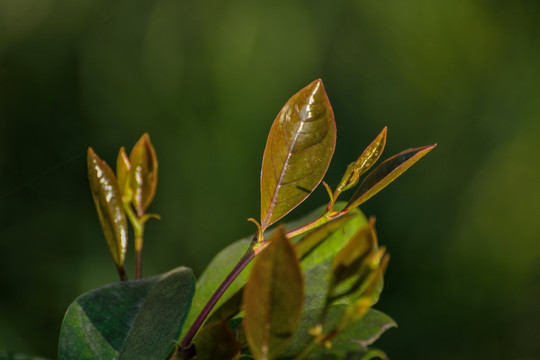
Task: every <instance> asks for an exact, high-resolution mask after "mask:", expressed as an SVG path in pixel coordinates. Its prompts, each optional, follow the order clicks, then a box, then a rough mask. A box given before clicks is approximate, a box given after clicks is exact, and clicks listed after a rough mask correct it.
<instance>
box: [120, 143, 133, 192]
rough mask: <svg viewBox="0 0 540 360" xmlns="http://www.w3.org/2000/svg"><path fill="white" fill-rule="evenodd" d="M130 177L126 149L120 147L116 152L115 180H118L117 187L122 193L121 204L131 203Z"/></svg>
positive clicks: (129, 165) (129, 164)
mask: <svg viewBox="0 0 540 360" xmlns="http://www.w3.org/2000/svg"><path fill="white" fill-rule="evenodd" d="M130 177H131V163H130V162H129V157H128V156H127V154H126V149H124V147H123V146H122V147H121V148H120V151H119V152H118V158H117V159H116V179H117V180H118V187H119V188H120V192H121V193H122V201H123V202H131V199H132V197H133V191H132V190H131V186H130V183H129V182H130Z"/></svg>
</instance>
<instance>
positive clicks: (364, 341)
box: [286, 304, 397, 359]
mask: <svg viewBox="0 0 540 360" xmlns="http://www.w3.org/2000/svg"><path fill="white" fill-rule="evenodd" d="M346 310H347V306H346V305H342V304H337V305H333V306H332V307H331V308H330V310H329V312H328V315H327V317H326V320H325V324H324V331H325V332H327V331H330V330H331V329H333V328H335V327H336V326H338V325H339V323H340V322H341V321H342V317H343V315H344V314H345V312H346ZM319 314H320V312H318V311H316V310H312V311H310V312H308V313H307V314H305V316H302V320H301V321H300V324H299V325H298V330H297V333H296V334H295V336H294V337H293V339H292V341H291V344H290V346H289V348H288V349H287V352H286V355H287V356H288V357H293V356H294V355H295V354H297V353H298V352H300V351H301V350H302V349H304V347H305V346H307V345H308V344H309V343H310V341H311V339H312V337H311V336H310V335H307V336H305V335H303V334H307V333H308V330H309V329H311V328H314V327H315V326H316V325H317V324H318V322H319V318H318V315H319ZM396 326H397V324H396V323H395V321H394V320H393V319H392V318H390V317H389V316H388V315H386V314H385V313H383V312H381V311H378V310H375V309H369V310H368V312H367V313H366V314H365V316H364V317H363V318H362V320H360V321H358V322H357V323H355V324H353V325H352V326H350V327H349V328H347V329H345V330H343V331H342V332H340V333H339V334H338V335H337V336H336V337H334V338H333V339H332V340H331V347H330V348H326V347H325V346H323V345H321V346H319V347H317V348H316V350H314V351H313V353H312V354H311V355H310V356H309V357H308V359H327V358H328V359H331V358H333V357H332V356H331V355H333V356H341V358H344V355H346V354H348V353H352V352H361V353H364V352H365V351H366V350H367V347H368V346H369V345H371V344H373V343H374V342H375V341H376V340H377V339H378V338H379V337H380V336H381V335H382V334H383V333H384V332H385V331H386V330H388V329H390V328H392V327H396ZM338 358H339V357H338Z"/></svg>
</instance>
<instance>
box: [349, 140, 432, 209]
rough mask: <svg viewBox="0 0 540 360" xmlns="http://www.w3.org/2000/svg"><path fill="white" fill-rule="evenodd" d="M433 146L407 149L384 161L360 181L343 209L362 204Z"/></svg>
mask: <svg viewBox="0 0 540 360" xmlns="http://www.w3.org/2000/svg"><path fill="white" fill-rule="evenodd" d="M435 146H437V144H434V145H428V146H423V147H419V148H414V149H408V150H405V151H402V152H400V153H399V154H397V155H394V156H392V157H391V158H389V159H387V160H385V161H384V162H383V163H382V164H381V165H379V166H378V167H377V168H376V169H375V170H373V171H372V172H371V173H370V174H369V175H368V176H367V177H366V178H365V179H364V181H362V183H361V184H360V186H359V187H358V189H357V190H356V192H355V193H354V195H353V196H352V197H351V199H350V200H349V203H348V204H347V206H346V207H345V209H353V208H355V207H357V206H359V205H360V204H362V203H364V202H365V201H366V200H368V199H369V198H371V197H372V196H373V195H375V194H376V193H378V192H379V191H381V190H382V189H384V188H385V187H386V186H387V185H388V184H390V183H391V182H392V181H394V180H395V179H396V178H397V177H398V176H400V175H401V174H403V173H404V172H405V171H406V170H407V169H408V168H410V167H411V166H412V165H413V164H414V163H415V162H417V161H418V160H420V159H421V158H422V157H423V156H424V155H426V154H427V153H428V152H430V151H431V150H432V149H433V148H434V147H435Z"/></svg>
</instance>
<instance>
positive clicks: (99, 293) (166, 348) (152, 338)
mask: <svg viewBox="0 0 540 360" xmlns="http://www.w3.org/2000/svg"><path fill="white" fill-rule="evenodd" d="M194 290H195V278H194V276H193V273H192V272H191V270H190V269H187V268H182V267H181V268H177V269H174V270H172V271H170V272H168V273H165V274H162V275H158V276H153V277H149V278H146V279H143V280H134V281H124V282H118V283H113V284H109V285H105V286H103V287H100V288H98V289H95V290H93V291H90V292H88V293H86V294H84V295H82V296H80V297H78V298H77V299H76V300H75V301H74V302H73V303H72V304H71V305H70V306H69V308H68V310H67V312H66V315H65V317H64V321H63V323H62V329H61V331H60V342H59V349H58V357H59V359H60V360H64V359H66V360H68V359H118V360H121V359H125V360H131V359H141V360H142V359H145V360H151V359H156V360H162V359H164V358H165V357H166V356H167V354H169V352H170V351H171V350H172V348H173V346H174V340H175V339H177V337H178V335H179V333H180V329H181V327H182V325H183V323H184V320H185V317H186V315H187V312H188V311H189V307H190V304H191V299H192V297H193V292H194Z"/></svg>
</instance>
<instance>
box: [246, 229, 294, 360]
mask: <svg viewBox="0 0 540 360" xmlns="http://www.w3.org/2000/svg"><path fill="white" fill-rule="evenodd" d="M270 241H271V243H270V245H269V246H268V248H267V249H266V250H265V251H264V252H263V253H261V254H260V255H259V256H258V257H257V259H256V261H255V264H254V266H253V269H252V270H251V274H250V276H249V280H248V282H247V284H246V287H245V288H244V307H245V317H244V321H243V328H244V332H245V336H246V339H247V341H248V344H249V348H250V350H251V353H252V355H253V356H254V357H255V359H262V360H267V359H268V360H271V359H276V358H277V357H278V356H279V355H280V354H281V353H282V352H283V350H285V347H286V346H287V344H288V342H289V340H290V338H291V337H292V336H293V334H294V332H295V329H296V326H297V325H298V322H299V320H300V314H301V312H302V305H303V302H304V284H303V278H302V274H301V272H300V264H299V261H298V258H297V256H296V252H295V250H294V247H293V246H292V244H291V243H290V241H289V240H288V239H287V237H286V236H285V232H284V231H283V228H279V229H278V230H277V232H276V234H275V235H274V236H273V237H272V239H271V240H270Z"/></svg>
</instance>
